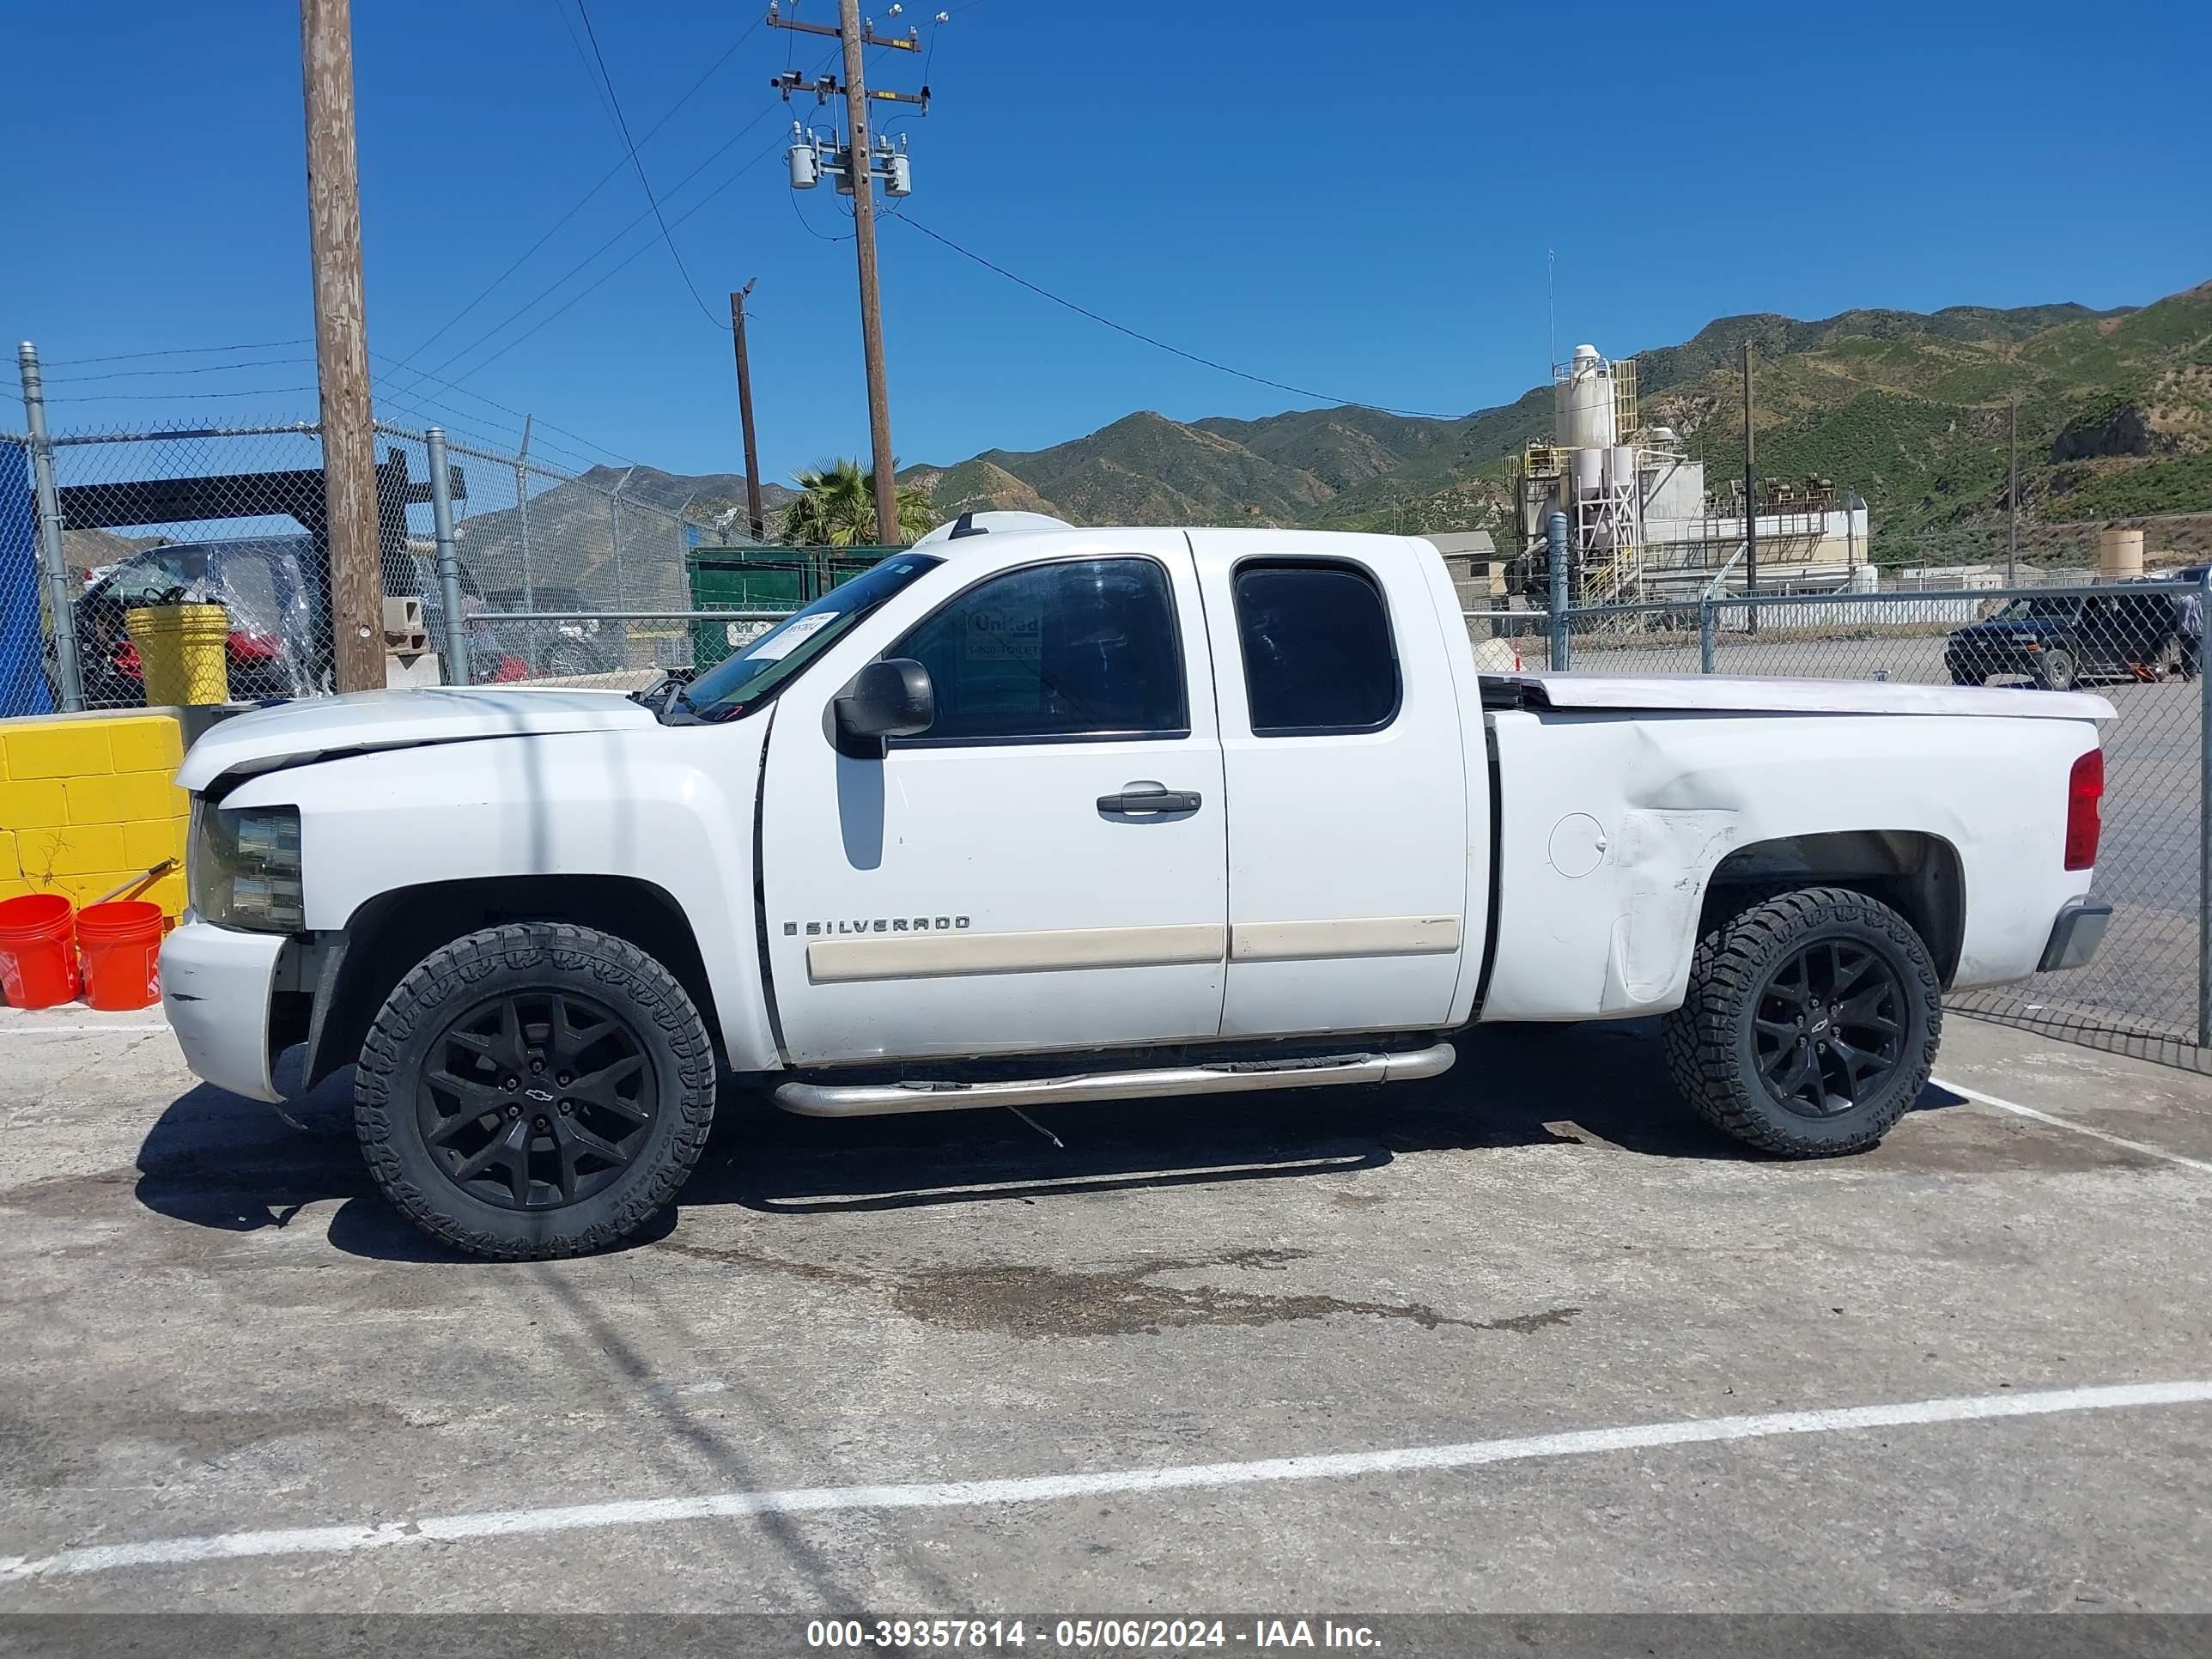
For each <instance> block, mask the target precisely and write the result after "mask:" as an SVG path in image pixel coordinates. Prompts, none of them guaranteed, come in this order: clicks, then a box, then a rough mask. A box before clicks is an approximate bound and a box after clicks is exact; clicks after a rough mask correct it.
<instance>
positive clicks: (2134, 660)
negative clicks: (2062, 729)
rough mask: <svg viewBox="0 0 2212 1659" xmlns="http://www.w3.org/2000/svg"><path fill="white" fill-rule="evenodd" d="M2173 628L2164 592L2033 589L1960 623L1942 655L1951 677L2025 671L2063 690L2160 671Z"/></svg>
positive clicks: (1962, 681)
mask: <svg viewBox="0 0 2212 1659" xmlns="http://www.w3.org/2000/svg"><path fill="white" fill-rule="evenodd" d="M2176 632H2177V612H2176V610H2175V605H2174V601H2173V599H2172V596H2171V595H2170V594H2166V593H2162V592H2158V593H2128V592H2118V591H2114V592H2110V593H2097V594H2089V595H2079V594H2063V593H2060V594H2048V595H2046V594H2036V595H2034V596H2033V597H2030V598H2023V599H2012V600H2009V601H2008V602H2007V604H2006V605H2005V606H2004V608H2003V609H2002V610H2001V611H1998V612H1997V613H1996V615H1995V616H1994V617H1990V618H1988V619H1987V620H1986V621H1983V622H1978V623H1971V624H1969V625H1968V626H1966V627H1965V628H1961V629H1958V630H1957V631H1956V632H1955V633H1954V634H1953V635H1951V637H1950V641H1949V642H1948V644H1947V645H1946V646H1945V647H1944V652H1943V657H1944V664H1945V666H1947V667H1948V669H1949V670H1950V671H1951V683H1952V684H1954V685H1981V684H1986V683H1987V682H1988V681H1990V680H1991V679H1999V678H2008V679H2025V680H2030V681H2033V683H2034V684H2037V685H2039V686H2042V687H2044V688H2045V689H2046V690H2054V691H2063V690H2069V688H2071V687H2073V686H2075V685H2078V684H2082V683H2083V682H2085V681H2088V680H2128V679H2134V678H2136V676H2137V672H2138V671H2139V670H2140V671H2146V672H2156V671H2160V670H2161V669H2162V668H2163V667H2164V665H2166V662H2167V660H2168V659H2169V658H2171V657H2172V655H2173V653H2174V648H2175V641H2176Z"/></svg>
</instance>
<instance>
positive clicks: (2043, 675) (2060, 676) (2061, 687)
mask: <svg viewBox="0 0 2212 1659" xmlns="http://www.w3.org/2000/svg"><path fill="white" fill-rule="evenodd" d="M2074 681H2075V668H2074V653H2072V652H2071V651H2069V650H2067V649H2065V648H2064V647H2052V648H2051V649H2050V650H2048V651H2045V652H2042V653H2039V654H2038V655H2037V657H2036V659H2035V683H2036V684H2038V685H2039V686H2041V687H2042V688H2043V689H2044V690H2046V691H2071V690H2073V689H2074Z"/></svg>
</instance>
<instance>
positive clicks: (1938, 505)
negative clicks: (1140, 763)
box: [900, 283, 2212, 557]
mask: <svg viewBox="0 0 2212 1659" xmlns="http://www.w3.org/2000/svg"><path fill="white" fill-rule="evenodd" d="M1747 340H1748V341H1750V342H1751V343H1752V345H1753V350H1754V352H1755V354H1756V356H1757V359H1758V362H1759V368H1758V377H1759V386H1758V398H1757V403H1758V415H1759V471H1760V472H1761V474H1762V475H1763V476H1765V477H1804V476H1819V477H1826V478H1830V479H1832V480H1833V481H1834V482H1835V483H1836V484H1837V486H1838V489H1857V491H1859V492H1860V493H1861V494H1862V495H1864V496H1865V498H1866V500H1867V502H1868V504H1869V507H1870V508H1871V509H1872V512H1873V518H1874V524H1875V534H1874V542H1875V551H1876V555H1877V556H1881V557H1901V556H1916V557H1918V556H1929V550H1931V549H1932V550H1935V552H1934V556H1938V557H1942V556H1966V554H1967V552H1969V551H1971V550H1972V547H1973V545H1974V544H1975V543H1976V541H1977V536H1976V534H1975V533H1974V532H1977V531H1978V530H1983V529H1986V528H1987V527H1988V526H1990V525H1994V524H1996V523H1998V522H2000V521H2001V520H2002V515H2003V511H2004V496H2005V470H2006V438H2007V419H2008V409H2009V405H2010V404H2011V402H2012V400H2013V399H2014V398H2018V399H2019V402H2020V453H2021V500H2022V510H2023V513H2025V514H2026V515H2027V518H2028V519H2029V520H2030V521H2031V522H2045V521H2050V522H2056V521H2061V520H2063V521H2080V520H2100V519H2111V518H2122V517H2130V516H2135V515H2139V514H2143V513H2184V512H2207V511H2212V283H2206V284H2204V285H2202V286H2200V287H2197V288H2194V289H2189V290H2188V291H2186V292H2185V293H2181V294H2177V295H2172V296H2170V297H2168V298H2166V299H2164V300H2161V301H2158V302H2157V303H2156V304H2154V305H2150V306H2145V307H2141V308H2139V309H2133V308H2130V309H2122V310H2116V311H2108V312H2095V311H2091V310H2089V309H2088V308H2087V307H2082V306H2077V305H2044V306H2029V307H2020V308H2018V309H2015V310H1992V309H1988V308H1984V307H1969V306H1961V307H1951V308H1949V309H1947V310H1943V311H1938V312H1935V313H1928V314H1924V315H1923V314H1922V313H1915V312H1905V311H1871V310H1869V311H1848V312H1844V313H1841V314H1840V315H1838V316H1835V317H1830V318H1827V319H1823V320H1820V321H1815V322H1803V321H1799V320H1797V319H1793V318H1789V317H1782V316H1775V315H1753V316H1743V317H1726V318H1723V319H1720V320H1718V321H1717V322H1714V323H1712V324H1710V325H1707V326H1706V327H1705V329H1703V330H1701V331H1699V334H1698V335H1697V336H1696V337H1695V338H1693V339H1691V340H1688V341H1686V342H1684V343H1682V344H1680V345H1674V346H1664V347H1660V348H1658V349H1652V350H1647V351H1644V352H1643V353H1641V354H1639V355H1638V359H1637V368H1638V382H1639V394H1640V399H1641V408H1642V412H1643V417H1644V422H1645V423H1646V424H1664V425H1667V426H1670V427H1672V428H1674V430H1675V431H1676V432H1677V433H1678V434H1680V435H1681V437H1682V438H1683V440H1684V441H1685V443H1686V445H1687V446H1688V447H1689V450H1690V452H1691V453H1692V454H1693V455H1702V456H1703V457H1704V459H1705V462H1706V468H1707V477H1708V478H1709V479H1711V480H1712V481H1714V482H1716V483H1725V482H1726V481H1727V480H1729V479H1730V478H1733V477H1741V474H1742V470H1743V468H1742V453H1743V422H1742V410H1743V389H1742V380H1741V362H1742V351H1743V345H1744V343H1745V342H1746V341H1747ZM1551 426H1552V394H1551V388H1550V386H1548V385H1544V386H1536V387H1533V388H1532V389H1531V390H1530V391H1528V392H1527V393H1526V394H1524V395H1523V396H1522V397H1521V398H1516V400H1515V401H1514V402H1513V403H1511V404H1505V405H1502V406H1500V407H1498V408H1494V409H1486V410H1477V411H1475V412H1474V413H1473V414H1470V415H1468V416H1462V417H1461V418H1459V419H1457V420H1449V421H1433V420H1420V419H1415V418H1412V417H1407V416H1395V415H1388V414H1384V413H1383V412H1382V411H1380V410H1370V409H1358V408H1334V409H1317V410H1291V411H1290V412H1288V413H1285V414H1282V415H1277V416H1269V417H1267V418H1265V419H1261V420H1252V421H1238V420H1227V419H1218V418H1217V419H1207V420H1200V421H1193V422H1177V421H1171V420H1170V419H1168V418H1167V417H1166V416H1163V415H1158V414H1155V413H1152V412H1151V411H1149V410H1147V411H1142V412H1139V413H1138V414H1134V415H1131V416H1127V417H1125V418H1123V419H1121V420H1119V421H1116V422H1114V423H1113V424H1112V425H1110V426H1107V427H1103V428H1100V429H1099V430H1098V431H1097V432H1093V433H1091V434H1090V435H1088V436H1085V437H1082V438H1079V439H1076V440H1074V441H1072V442H1069V443H1065V444H1057V445H1054V447H1051V448H1049V449H1040V450H1030V451H1013V450H997V449H994V450H987V451H986V452H985V453H982V454H981V455H978V456H976V457H975V458H974V459H970V460H967V461H963V462H961V463H959V464H957V465H951V466H929V465H923V466H914V467H909V468H908V469H906V471H904V472H902V474H901V475H900V476H901V477H902V480H903V481H905V482H908V483H915V484H918V485H921V487H923V488H925V489H929V490H931V491H932V492H933V495H934V496H935V499H936V502H937V507H938V510H939V513H941V514H944V515H945V516H950V515H951V514H952V513H958V512H961V511H963V510H966V509H969V508H982V507H1018V508H1024V509H1026V510H1028V511H1030V512H1041V513H1054V514H1055V515H1057V516H1058V517H1060V518H1064V519H1066V520H1070V521H1072V522H1074V523H1079V524H1081V523H1094V524H1095V523H1124V524H1159V523H1186V524H1245V525H1310V526H1325V527H1332V528H1348V529H1378V528H1379V529H1389V528H1390V527H1392V526H1394V525H1398V526H1402V527H1403V528H1405V529H1406V530H1408V531H1413V530H1439V531H1441V530H1453V529H1465V528H1477V527H1480V526H1485V525H1487V524H1489V523H1491V522H1492V520H1493V519H1494V517H1495V515H1496V513H1497V511H1498V504H1499V502H1500V500H1501V498H1502V489H1501V481H1502V476H1503V475H1502V466H1503V463H1504V460H1505V458H1506V457H1507V456H1509V455H1510V454H1512V453H1515V452H1516V451H1517V450H1518V449H1519V448H1520V447H1521V446H1522V445H1523V444H1526V443H1528V441H1531V440H1533V439H1538V438H1543V437H1548V436H1549V435H1551ZM2037 544H2040V538H2038V540H2037Z"/></svg>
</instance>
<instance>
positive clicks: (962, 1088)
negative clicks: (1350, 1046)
mask: <svg viewBox="0 0 2212 1659" xmlns="http://www.w3.org/2000/svg"><path fill="white" fill-rule="evenodd" d="M1458 1057H1459V1056H1458V1054H1456V1053H1455V1051H1454V1049H1453V1048H1452V1046H1451V1044H1449V1042H1439V1043H1436V1044H1434V1045H1432V1046H1431V1047H1430V1048H1416V1049H1413V1050H1410V1051H1408V1052H1405V1053H1401V1054H1329V1055H1325V1056H1323V1057H1322V1058H1320V1059H1318V1060H1256V1061H1255V1060H1225V1061H1220V1062H1218V1063H1216V1064H1214V1065H1212V1066H1164V1067H1162V1068H1161V1069H1159V1070H1158V1071H1151V1072H1092V1073H1084V1074H1079V1075H1075V1076H1070V1077H1048V1078H1034V1079H1022V1080H1018V1081H1015V1082H1009V1083H856V1084H831V1083H797V1082H793V1083H780V1084H778V1085H776V1087H775V1103H776V1104H777V1105H779V1106H781V1107H782V1108H783V1109H784V1110H785V1111H787V1112H796V1113H798V1114H799V1115H800V1116H801V1117H886V1116H890V1115H893V1114H896V1113H899V1112H959V1111H968V1110H971V1109H975V1108H976V1107H981V1106H1060V1105H1067V1104H1072V1103H1076V1102H1079V1101H1088V1100H1147V1099H1152V1098H1154V1097H1158V1096H1162V1095H1227V1094H1242V1093H1243V1092H1244V1091H1248V1090H1254V1089H1325V1088H1331V1087H1334V1086H1336V1085H1342V1084H1347V1083H1399V1082H1404V1081H1407V1080H1409V1079H1415V1078H1425V1077H1435V1076H1437V1074H1438V1073H1443V1072H1447V1071H1449V1070H1450V1069H1451V1064H1452V1061H1454V1060H1456V1059H1457V1058H1458Z"/></svg>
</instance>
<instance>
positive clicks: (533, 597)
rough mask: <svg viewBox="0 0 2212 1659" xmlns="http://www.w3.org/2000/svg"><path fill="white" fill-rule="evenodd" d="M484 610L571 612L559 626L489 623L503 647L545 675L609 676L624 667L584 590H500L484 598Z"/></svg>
mask: <svg viewBox="0 0 2212 1659" xmlns="http://www.w3.org/2000/svg"><path fill="white" fill-rule="evenodd" d="M484 609H485V610H487V611H492V612H495V613H497V612H507V611H531V612H545V611H554V612H566V613H568V614H567V615H565V616H563V617H562V620H560V621H558V622H541V623H501V622H499V621H498V620H496V617H495V619H494V620H493V621H492V622H491V623H490V624H489V626H490V628H491V631H492V634H493V636H494V637H495V639H496V640H497V641H499V645H500V648H501V650H502V651H504V652H506V653H509V654H511V655H513V656H517V657H520V658H522V659H524V660H526V662H528V663H529V664H530V665H532V669H533V671H535V672H538V673H540V674H609V673H612V672H614V671H616V670H617V669H618V668H620V667H622V666H623V661H622V658H621V656H620V654H619V653H617V652H616V651H615V650H613V649H611V648H610V646H609V645H608V643H607V642H606V641H604V640H603V639H602V638H601V629H602V627H603V626H604V624H603V623H601V621H600V619H599V617H594V616H587V615H582V614H579V613H582V612H586V611H591V610H592V605H589V604H588V603H586V600H585V598H584V594H583V592H582V590H581V589H580V588H576V587H570V586H550V587H548V586H532V588H531V589H530V591H529V592H527V593H525V592H523V590H522V589H521V588H520V587H495V588H493V589H492V590H491V591H490V592H489V593H487V594H485V595H484Z"/></svg>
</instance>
